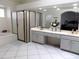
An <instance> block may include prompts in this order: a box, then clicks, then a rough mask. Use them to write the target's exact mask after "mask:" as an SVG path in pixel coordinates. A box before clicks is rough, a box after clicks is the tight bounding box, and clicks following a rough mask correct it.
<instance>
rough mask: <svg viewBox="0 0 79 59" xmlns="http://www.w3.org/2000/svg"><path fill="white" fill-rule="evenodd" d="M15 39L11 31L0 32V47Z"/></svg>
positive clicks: (15, 36)
mask: <svg viewBox="0 0 79 59" xmlns="http://www.w3.org/2000/svg"><path fill="white" fill-rule="evenodd" d="M14 41H17V35H16V34H12V33H0V47H1V46H3V45H6V44H8V43H11V42H14Z"/></svg>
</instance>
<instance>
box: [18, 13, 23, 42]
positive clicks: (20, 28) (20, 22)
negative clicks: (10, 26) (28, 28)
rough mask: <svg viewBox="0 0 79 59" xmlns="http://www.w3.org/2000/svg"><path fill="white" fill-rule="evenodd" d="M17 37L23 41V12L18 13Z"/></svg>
mask: <svg viewBox="0 0 79 59" xmlns="http://www.w3.org/2000/svg"><path fill="white" fill-rule="evenodd" d="M17 15H18V36H19V39H20V40H23V41H24V24H23V12H18V13H17Z"/></svg>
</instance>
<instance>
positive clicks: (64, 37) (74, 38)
mask: <svg viewBox="0 0 79 59" xmlns="http://www.w3.org/2000/svg"><path fill="white" fill-rule="evenodd" d="M61 38H62V39H68V40H75V41H79V38H78V37H74V36H65V35H64V36H61Z"/></svg>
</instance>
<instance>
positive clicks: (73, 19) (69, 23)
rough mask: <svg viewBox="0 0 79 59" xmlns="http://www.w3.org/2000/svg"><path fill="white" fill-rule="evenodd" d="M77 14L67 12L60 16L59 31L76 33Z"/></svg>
mask: <svg viewBox="0 0 79 59" xmlns="http://www.w3.org/2000/svg"><path fill="white" fill-rule="evenodd" d="M78 15H79V13H77V12H73V11H68V12H65V13H63V14H62V15H61V30H69V31H72V30H74V31H76V30H78V17H77V16H78Z"/></svg>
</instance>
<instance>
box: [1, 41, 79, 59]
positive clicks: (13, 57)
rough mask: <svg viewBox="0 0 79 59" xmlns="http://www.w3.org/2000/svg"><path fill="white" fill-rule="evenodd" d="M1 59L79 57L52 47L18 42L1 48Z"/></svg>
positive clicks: (76, 58)
mask: <svg viewBox="0 0 79 59" xmlns="http://www.w3.org/2000/svg"><path fill="white" fill-rule="evenodd" d="M0 59H79V55H76V54H73V53H70V52H66V51H63V50H61V49H59V48H56V47H54V46H50V45H41V44H37V43H33V42H30V43H23V42H20V41H16V42H13V43H10V44H8V45H6V46H3V47H1V48H0Z"/></svg>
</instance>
